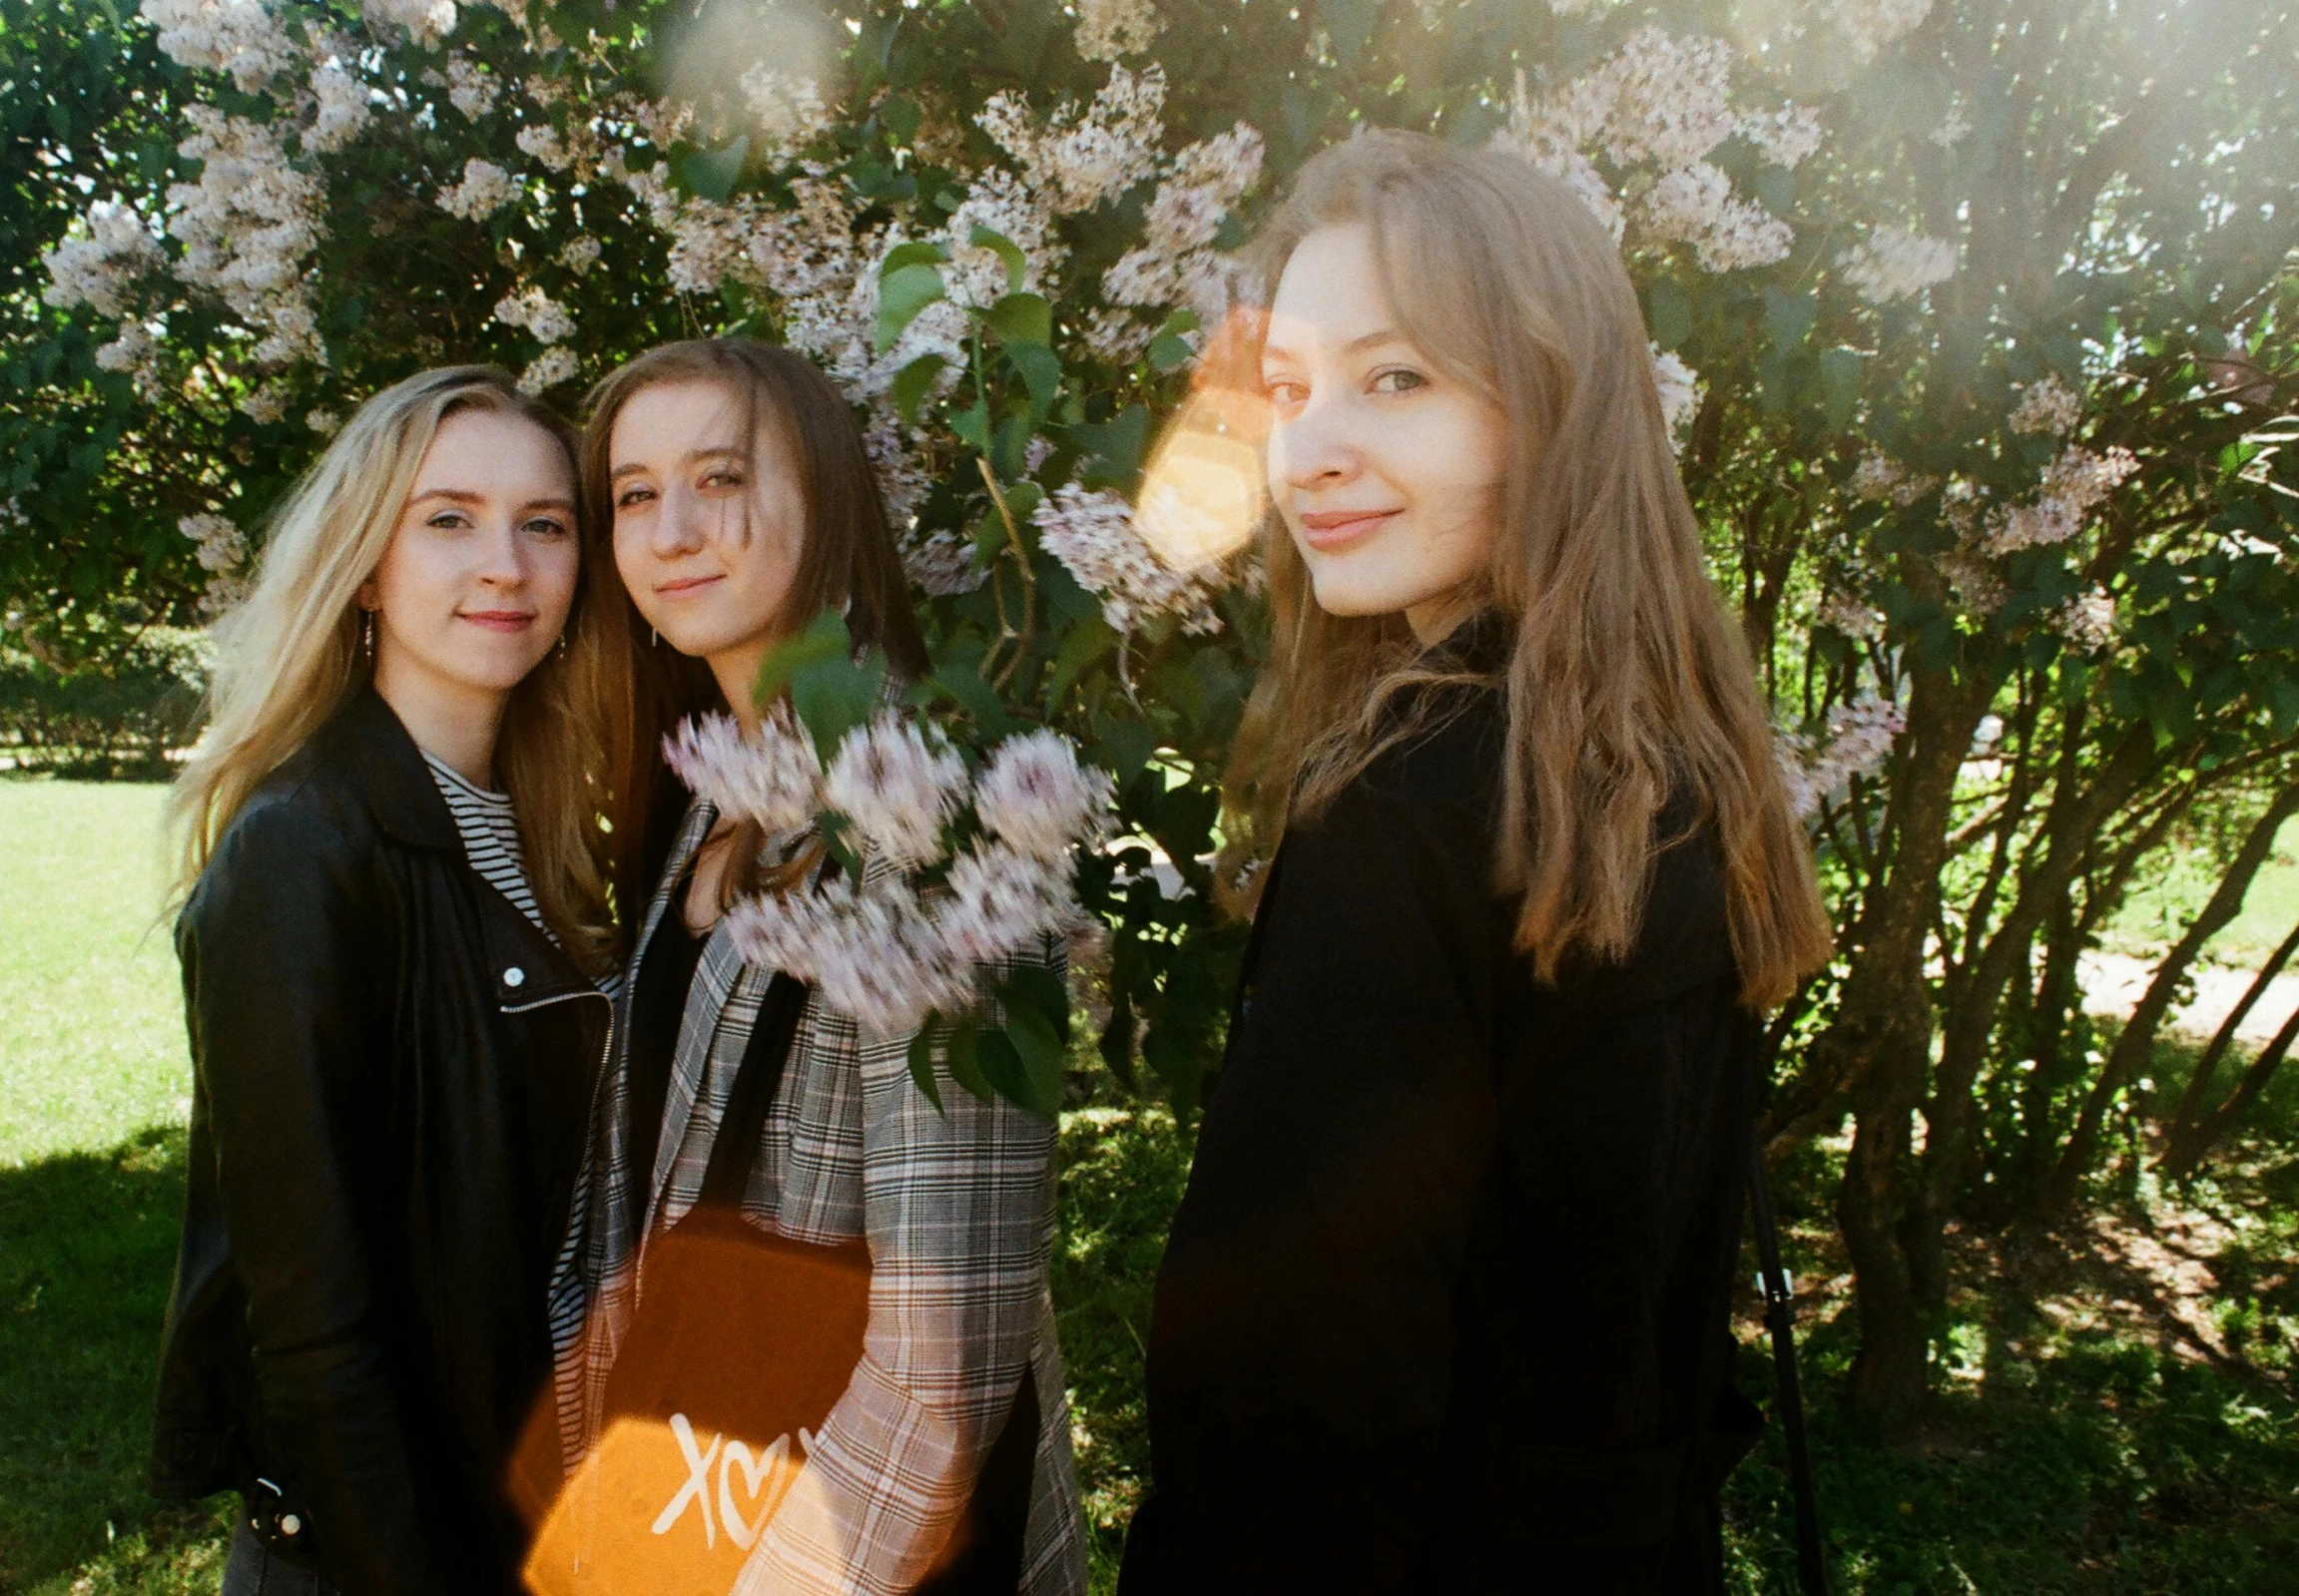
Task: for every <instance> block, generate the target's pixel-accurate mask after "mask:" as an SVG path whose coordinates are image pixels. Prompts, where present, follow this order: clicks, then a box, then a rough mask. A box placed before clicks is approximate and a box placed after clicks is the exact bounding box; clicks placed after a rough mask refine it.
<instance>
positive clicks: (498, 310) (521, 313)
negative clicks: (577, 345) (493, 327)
mask: <svg viewBox="0 0 2299 1596" xmlns="http://www.w3.org/2000/svg"><path fill="white" fill-rule="evenodd" d="M495 319H496V320H498V321H500V322H502V323H504V324H505V325H506V326H514V327H524V328H525V329H526V330H527V331H529V332H531V333H533V334H534V336H535V340H536V341H537V342H538V343H564V342H566V341H567V340H568V339H569V338H571V337H573V336H574V335H575V318H574V317H573V316H571V315H569V314H568V313H567V310H566V307H565V306H564V305H561V304H559V303H557V302H555V301H554V300H553V299H552V298H551V296H550V295H549V294H547V293H545V292H544V291H543V290H542V289H541V288H529V289H527V290H526V292H524V293H512V294H505V295H504V296H503V297H502V298H500V299H498V300H496V301H495Z"/></svg>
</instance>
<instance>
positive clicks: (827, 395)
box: [582, 338, 927, 945]
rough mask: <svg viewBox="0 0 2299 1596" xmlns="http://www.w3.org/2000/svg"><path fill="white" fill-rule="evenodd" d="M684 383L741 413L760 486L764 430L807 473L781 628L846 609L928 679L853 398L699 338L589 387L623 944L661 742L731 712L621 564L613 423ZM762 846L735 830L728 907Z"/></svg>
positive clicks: (634, 910) (653, 801)
mask: <svg viewBox="0 0 2299 1596" xmlns="http://www.w3.org/2000/svg"><path fill="white" fill-rule="evenodd" d="M681 382H708V383H713V384H716V385H717V386H719V387H722V388H724V389H725V390H726V391H727V393H728V396H729V397H730V398H732V399H733V400H734V401H735V402H736V403H737V404H738V405H740V406H741V407H742V413H743V417H744V429H743V435H744V436H745V437H746V438H748V439H749V440H750V447H751V449H752V458H751V466H752V472H751V480H752V481H753V482H754V483H755V482H756V481H757V480H758V477H759V464H758V456H757V448H758V437H759V429H760V428H761V427H762V426H772V427H775V428H777V429H778V430H779V431H780V432H781V434H782V436H783V437H784V438H785V439H786V440H787V441H788V442H789V444H790V450H791V455H792V457H793V458H794V459H795V460H796V461H797V462H798V469H799V474H800V478H801V480H800V483H799V488H800V493H801V501H802V502H803V503H804V504H805V506H806V539H805V545H804V547H803V548H802V549H801V550H800V553H799V566H798V571H797V572H796V574H795V575H794V576H793V578H792V581H791V590H790V593H789V595H788V597H787V598H786V599H785V600H784V602H783V612H782V614H781V615H779V616H777V617H776V618H775V622H774V624H775V627H776V629H777V630H778V631H780V632H783V633H785V634H790V633H794V632H796V631H798V630H799V629H800V628H802V627H804V626H806V624H807V623H808V622H809V621H811V620H813V619H814V617H815V616H817V615H819V614H820V613H822V612H823V611H824V610H826V609H839V610H843V611H844V612H845V614H846V618H847V631H848V633H849V635H850V636H851V637H853V639H854V642H855V646H856V647H857V648H858V649H862V648H876V649H882V650H883V651H884V652H885V654H886V657H887V659H888V661H889V662H890V663H891V665H892V667H893V669H894V670H895V671H896V672H897V673H899V674H901V675H903V676H908V677H919V676H923V675H924V674H925V672H926V670H927V660H926V646H925V640H924V638H923V637H922V636H920V634H919V632H918V623H917V617H916V616H915V615H914V614H913V613H912V612H911V610H910V601H909V589H908V586H907V584H906V581H905V579H904V577H903V574H902V563H901V557H900V555H899V554H898V553H897V552H896V551H895V548H894V540H893V533H892V531H891V529H890V528H889V527H888V526H887V524H886V507H885V499H884V497H883V495H882V494H881V493H880V491H879V487H878V479H877V475H876V473H875V472H874V471H873V470H872V468H871V466H870V460H869V455H868V453H867V451H866V450H865V449H864V448H863V445H862V432H861V429H860V428H858V427H857V426H856V424H855V416H854V411H853V410H852V409H851V408H849V406H848V404H847V400H846V395H844V394H842V393H841V392H840V391H839V390H838V387H837V385H836V384H834V383H833V382H832V381H831V379H830V378H829V377H827V376H825V375H824V374H823V372H822V370H821V369H820V368H819V367H817V366H816V365H815V364H814V362H813V361H811V360H809V359H807V358H806V357H805V356H804V355H801V354H797V353H794V352H793V351H791V350H789V349H784V348H779V347H777V346H776V345H774V344H771V343H761V342H759V341H758V340H757V339H755V338H692V339H688V340H686V341H684V342H679V343H666V344H663V345H662V346H660V347H659V348H654V349H649V350H648V351H647V352H646V353H645V354H642V355H640V356H639V357H638V358H637V359H635V360H632V361H631V362H630V363H629V364H627V365H625V366H623V367H622V368H621V369H619V370H617V371H616V372H615V373H614V374H613V375H611V376H609V377H607V378H605V379H604V380H603V381H601V382H600V383H599V385H598V386H597V387H595V388H593V389H592V390H591V395H590V401H589V402H590V420H589V422H588V423H587V424H586V425H585V427H584V429H583V441H582V479H583V493H584V496H585V498H587V499H588V500H589V501H590V502H591V503H592V504H594V505H596V506H597V507H598V513H597V515H596V516H595V517H594V518H593V520H592V521H591V523H590V531H589V533H588V534H587V535H588V536H589V537H590V538H591V539H592V540H593V548H592V557H591V558H590V559H589V560H588V561H586V564H587V565H588V566H590V567H592V568H594V569H595V570H596V572H597V580H598V582H599V584H600V586H601V589H602V591H603V593H604V595H605V602H604V603H602V604H601V605H600V606H599V608H600V609H601V611H602V612H604V613H603V624H604V631H605V635H606V639H607V647H606V651H605V658H606V668H605V670H604V671H603V672H602V673H601V680H600V693H599V696H598V705H599V711H598V722H599V725H600V726H601V727H602V728H603V731H604V735H605V742H606V759H607V767H608V769H609V771H610V772H611V773H612V778H611V782H610V787H611V793H612V797H611V800H610V805H609V810H608V812H609V817H610V818H611V820H612V821H613V824H614V831H613V839H614V842H613V849H614V867H613V876H614V882H615V899H616V904H617V907H618V909H619V910H620V915H621V920H622V928H623V935H624V938H625V943H626V945H628V942H629V940H630V939H631V938H633V937H635V936H636V934H637V930H638V925H637V921H638V917H639V913H640V909H641V906H642V905H644V904H645V903H646V901H647V899H648V897H649V896H650V895H651V892H652V889H653V886H654V883H653V882H652V881H649V880H648V879H646V874H647V869H648V863H649V861H648V859H647V856H646V855H647V841H648V835H649V827H650V826H651V825H653V824H655V823H656V821H657V819H658V818H659V815H658V804H659V803H660V802H661V801H662V800H663V799H664V798H665V797H666V796H670V797H673V798H674V800H675V795H666V792H665V787H664V784H665V780H666V774H665V767H664V764H663V738H664V736H665V734H667V733H669V732H671V731H672V730H673V729H675V728H676V727H677V726H678V724H679V722H680V721H682V720H684V719H685V718H686V717H688V716H690V715H697V714H701V713H703V712H705V711H709V710H726V709H729V708H731V707H730V706H729V705H728V703H727V701H726V696H725V694H724V693H722V692H721V691H720V689H719V684H718V679H717V678H716V677H714V676H713V675H712V674H711V671H710V668H709V667H708V666H707V665H705V664H704V663H703V662H702V661H701V660H699V659H691V658H689V657H688V656H686V655H683V654H681V653H679V652H678V650H676V649H674V648H672V647H671V646H670V645H669V644H667V643H664V642H662V641H661V640H660V639H658V638H656V637H655V636H654V635H653V630H652V629H651V628H650V627H649V626H648V625H647V623H646V621H645V619H644V618H643V617H642V616H640V614H639V612H638V610H637V608H636V607H635V606H634V605H633V604H632V603H631V597H630V593H629V592H628V590H626V589H625V588H624V586H623V579H622V575H621V573H620V572H619V571H618V570H617V569H616V566H615V549H614V538H615V501H614V483H613V481H612V480H611V478H612V475H613V471H614V459H613V446H614V434H615V418H616V417H617V416H618V415H620V414H621V413H622V409H623V406H624V405H626V404H628V403H629V402H630V401H631V398H632V396H633V395H635V394H637V393H639V392H640V391H642V390H643V389H646V388H651V387H657V386H660V385H662V384H664V383H681ZM763 841H764V838H763V837H762V836H761V835H760V834H759V830H758V827H757V826H756V825H755V824H753V823H749V822H746V823H745V824H744V825H742V826H741V827H739V828H738V829H737V832H736V835H735V838H734V848H735V853H734V861H735V865H734V868H732V869H730V870H728V871H727V872H726V875H725V876H724V877H723V882H724V885H723V888H722V896H723V898H724V901H725V902H732V901H733V899H734V898H735V897H736V896H738V895H740V894H743V893H747V892H750V891H753V890H756V888H757V886H758V884H759V872H760V864H759V851H760V847H761V845H762V843H763ZM722 906H723V905H722Z"/></svg>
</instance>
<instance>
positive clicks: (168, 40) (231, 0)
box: [139, 0, 300, 94]
mask: <svg viewBox="0 0 2299 1596" xmlns="http://www.w3.org/2000/svg"><path fill="white" fill-rule="evenodd" d="M139 9H140V10H141V12H142V13H143V16H144V20H145V21H147V22H149V23H151V24H152V26H153V27H154V28H155V29H156V30H157V31H158V34H159V40H158V42H159V45H160V53H161V54H162V55H164V56H166V57H167V58H168V59H169V60H171V61H174V62H177V63H179V64H181V65H183V66H187V67H197V68H201V69H204V70H206V71H210V72H225V73H229V74H231V78H232V83H233V86H234V87H235V88H237V89H238V90H239V91H240V92H241V93H242V94H254V93H256V92H257V91H258V90H260V89H262V88H263V87H264V86H265V85H266V84H268V83H270V82H271V81H272V80H273V79H274V78H277V77H279V76H280V75H281V74H283V73H286V72H289V71H292V70H293V69H294V68H295V66H296V65H297V63H298V58H299V56H300V52H299V51H298V50H297V49H296V48H295V43H294V41H293V40H292V39H290V38H288V37H287V30H286V29H284V28H283V27H281V26H280V22H279V19H278V18H276V17H275V16H273V14H272V11H271V8H270V7H268V6H266V5H265V4H264V3H263V0H144V3H143V5H142V6H141V7H140V8H139Z"/></svg>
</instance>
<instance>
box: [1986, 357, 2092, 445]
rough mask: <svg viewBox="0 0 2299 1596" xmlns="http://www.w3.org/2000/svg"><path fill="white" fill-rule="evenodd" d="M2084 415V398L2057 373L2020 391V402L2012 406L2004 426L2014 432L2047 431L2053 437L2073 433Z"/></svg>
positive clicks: (2049, 374) (2042, 377)
mask: <svg viewBox="0 0 2299 1596" xmlns="http://www.w3.org/2000/svg"><path fill="white" fill-rule="evenodd" d="M2082 414H2083V396H2082V395H2081V394H2079V393H2077V392H2076V391H2075V390H2074V389H2073V388H2070V387H2069V386H2068V385H2067V384H2066V383H2064V382H2062V381H2060V380H2059V374H2058V373H2057V372H2055V371H2046V372H2044V373H2043V375H2042V376H2040V377H2038V378H2036V379H2035V380H2034V381H2033V382H2030V383H2028V384H2027V386H2025V387H2023V388H2021V389H2020V390H2019V402H2018V403H2017V404H2016V405H2014V406H2012V414H2011V415H2010V416H2009V417H2008V418H2007V419H2006V422H2005V424H2006V425H2007V426H2009V427H2011V428H2012V431H2014V432H2048V433H2050V434H2051V435H2052V436H2054V437H2058V436H2061V435H2064V434H2065V433H2068V432H2071V431H2073V430H2074V428H2075V423H2076V421H2077V419H2078V418H2080V417H2081V415H2082Z"/></svg>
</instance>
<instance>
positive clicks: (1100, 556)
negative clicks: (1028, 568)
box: [1030, 482, 1221, 637]
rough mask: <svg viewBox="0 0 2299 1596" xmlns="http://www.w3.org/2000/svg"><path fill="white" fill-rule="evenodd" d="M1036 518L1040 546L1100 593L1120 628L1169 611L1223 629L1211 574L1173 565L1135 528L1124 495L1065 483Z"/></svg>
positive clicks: (1196, 624)
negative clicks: (1181, 569) (1178, 569)
mask: <svg viewBox="0 0 2299 1596" xmlns="http://www.w3.org/2000/svg"><path fill="white" fill-rule="evenodd" d="M1030 520H1031V522H1032V524H1033V525H1035V526H1036V527H1037V529H1038V542H1039V543H1040V545H1041V546H1042V547H1043V548H1044V549H1045V551H1046V552H1047V553H1048V554H1051V555H1052V556H1053V557H1054V558H1055V559H1057V560H1059V561H1061V563H1062V566H1063V568H1064V569H1065V570H1067V571H1068V572H1069V574H1070V575H1071V576H1073V577H1075V578H1077V582H1078V585H1079V586H1080V587H1082V588H1084V589H1085V590H1086V591H1087V592H1089V593H1093V594H1097V595H1099V597H1100V599H1101V605H1102V618H1103V619H1104V620H1106V621H1108V622H1109V624H1110V625H1111V626H1113V627H1115V628H1116V629H1117V630H1118V631H1120V632H1131V631H1133V630H1134V629H1135V628H1136V627H1138V626H1140V625H1141V624H1142V623H1143V622H1145V621H1147V620H1148V619H1149V618H1150V617H1151V616H1153V615H1160V614H1165V613H1168V612H1171V613H1173V614H1175V615H1178V616H1179V617H1180V618H1181V627H1182V630H1183V631H1185V632H1188V633H1190V634H1191V635H1193V636H1198V637H1205V636H1210V635H1211V634H1213V633H1215V632H1217V631H1219V630H1220V629H1221V617H1220V616H1219V615H1218V614H1217V613H1216V612H1215V610H1214V607H1213V594H1212V591H1211V588H1210V586H1209V584H1208V582H1207V581H1206V580H1205V579H1204V575H1203V574H1201V573H1195V572H1192V573H1182V572H1176V571H1173V570H1170V569H1168V568H1167V567H1166V565H1165V564H1164V562H1162V561H1161V560H1159V559H1158V557H1157V555H1156V554H1155V553H1154V552H1153V551H1152V550H1151V548H1150V546H1149V544H1148V543H1147V542H1145V541H1144V540H1143V538H1142V536H1141V534H1140V533H1139V532H1138V531H1136V530H1135V529H1134V524H1133V511H1132V510H1131V509H1130V508H1129V507H1128V506H1127V504H1126V502H1125V500H1124V499H1122V498H1120V497H1119V496H1118V495H1117V494H1115V493H1112V492H1110V491H1108V490H1107V489H1096V490H1094V491H1091V492H1089V491H1087V490H1086V489H1085V488H1083V487H1080V486H1079V485H1078V484H1077V483H1075V482H1068V483H1064V484H1063V485H1062V486H1061V487H1059V488H1057V489H1055V490H1054V493H1053V496H1052V497H1051V498H1049V499H1047V500H1045V501H1044V502H1043V503H1042V504H1040V505H1039V506H1038V507H1037V509H1036V510H1035V511H1034V512H1033V513H1032V514H1031V516H1030Z"/></svg>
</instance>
